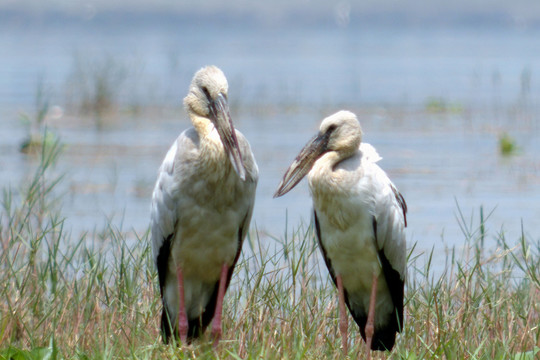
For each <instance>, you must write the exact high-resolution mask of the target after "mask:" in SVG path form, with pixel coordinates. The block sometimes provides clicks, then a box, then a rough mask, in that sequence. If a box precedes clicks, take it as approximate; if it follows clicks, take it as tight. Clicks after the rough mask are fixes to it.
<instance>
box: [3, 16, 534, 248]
mask: <svg viewBox="0 0 540 360" xmlns="http://www.w3.org/2000/svg"><path fill="white" fill-rule="evenodd" d="M135 25H136V24H135ZM135 25H133V24H131V25H129V26H127V25H122V24H119V25H117V26H112V25H108V26H107V27H103V28H100V27H93V26H91V25H88V24H86V25H80V24H79V25H73V24H71V25H69V24H68V25H65V24H64V25H55V26H51V27H39V26H37V27H24V26H12V27H5V28H4V29H3V30H4V31H2V32H1V33H0V48H2V49H4V55H3V56H2V57H0V105H1V106H2V109H1V110H0V116H1V120H0V185H2V186H8V185H10V186H12V187H15V188H16V187H17V186H18V184H20V183H21V181H24V179H27V178H28V177H29V176H30V175H31V174H32V172H33V169H34V167H35V160H33V159H32V158H29V157H27V156H26V155H23V154H21V153H20V152H19V145H20V143H21V142H22V141H23V139H24V138H25V136H26V133H25V129H24V127H23V126H22V125H21V123H20V122H19V120H18V116H19V114H20V113H21V112H29V113H31V112H32V111H34V105H33V104H34V101H35V93H36V87H37V84H38V83H39V81H42V83H43V84H44V88H45V90H46V92H47V94H48V96H49V99H50V100H51V105H58V106H60V107H62V108H64V109H67V110H66V111H65V113H64V116H62V117H60V118H52V117H51V118H49V119H48V120H47V123H48V126H49V127H50V128H51V129H53V131H55V132H56V133H58V134H59V135H60V136H61V138H62V141H63V142H64V143H65V144H66V145H67V147H66V150H65V151H64V153H63V155H62V157H61V160H60V162H59V164H58V166H57V168H56V170H55V171H56V172H57V173H59V174H61V173H65V174H66V175H65V178H64V180H63V182H62V183H61V184H60V187H59V189H58V190H59V193H61V194H64V196H63V197H62V199H63V203H62V213H63V214H64V215H65V216H66V218H67V223H68V224H69V226H70V228H71V231H72V232H73V233H74V234H79V233H81V232H84V231H92V230H94V229H100V228H102V227H103V225H104V224H106V223H107V222H108V221H109V220H108V219H112V222H113V223H115V224H122V226H123V228H124V229H126V230H127V229H131V228H133V229H135V230H136V231H138V232H143V231H145V230H146V228H147V226H148V216H149V202H150V194H151V189H152V187H153V183H154V181H155V178H156V173H157V168H158V167H159V164H160V162H161V160H162V158H163V157H164V155H165V153H166V151H167V149H168V147H169V146H170V144H171V143H172V141H173V140H174V138H175V137H176V136H177V134H178V133H180V132H181V131H182V130H183V129H184V128H186V127H187V126H189V123H188V121H187V119H186V116H185V114H184V112H183V110H182V109H181V106H180V104H181V99H182V98H183V96H184V95H185V93H186V91H187V87H188V85H189V81H190V79H191V76H192V74H193V72H194V71H195V70H197V69H198V68H199V67H201V66H203V65H205V64H209V63H213V64H216V65H218V66H220V67H221V68H222V69H223V70H224V72H225V73H226V75H227V76H228V79H229V85H230V89H229V98H230V101H231V104H232V111H233V116H234V121H235V124H236V126H237V128H239V129H240V130H241V131H242V132H243V133H244V134H245V135H246V136H247V138H248V139H249V140H250V142H251V145H252V149H253V151H254V153H255V156H256V159H257V161H258V164H259V169H260V182H259V186H258V192H257V201H256V208H255V212H254V216H253V221H254V222H253V224H256V225H257V228H258V229H259V231H260V232H261V234H270V235H275V236H280V235H281V234H283V232H284V231H285V221H286V220H285V219H286V216H287V217H288V224H289V229H290V228H291V227H295V226H296V225H297V224H299V223H300V222H302V221H304V222H308V221H309V218H310V215H309V213H310V207H311V205H310V199H309V194H308V189H307V184H306V183H305V182H303V183H301V184H300V185H299V186H298V187H297V188H295V189H294V190H293V191H292V192H291V193H289V194H287V196H285V197H283V198H280V199H272V194H273V192H274V191H275V188H276V186H277V184H278V183H279V180H280V178H281V176H282V174H283V172H284V171H285V169H286V168H287V167H288V165H289V164H290V162H291V161H292V159H293V158H294V157H295V156H296V154H297V152H298V151H299V150H300V148H301V147H302V146H303V145H304V144H305V142H306V141H307V140H308V139H309V138H310V137H311V136H312V135H313V134H314V133H315V131H316V130H317V128H318V125H319V123H320V120H321V119H322V118H323V117H325V116H327V115H330V114H331V113H333V112H334V111H337V110H339V109H341V108H347V109H350V110H353V111H355V112H356V113H357V114H358V115H359V118H360V120H361V122H362V125H363V128H364V132H365V138H364V140H365V141H366V142H369V143H371V144H372V145H374V146H375V147H376V148H377V150H378V151H379V153H380V154H381V156H382V157H383V160H382V161H381V162H380V165H381V167H382V168H383V169H385V170H386V171H387V173H388V174H389V175H390V177H391V178H392V180H393V181H394V183H395V184H396V185H397V186H398V188H399V189H400V191H401V192H402V193H403V195H404V197H405V199H406V200H407V203H408V205H409V214H408V220H409V229H408V238H409V243H411V244H412V243H414V242H418V246H417V249H418V250H426V249H431V248H432V247H435V248H436V249H438V250H442V249H443V248H444V247H445V246H453V245H457V246H459V245H461V244H462V243H463V242H464V236H463V235H462V233H461V230H460V227H459V224H458V222H457V220H456V214H457V212H458V208H457V205H456V203H458V204H459V206H460V207H461V209H462V211H463V213H464V215H465V217H466V218H467V219H470V218H471V215H473V214H474V219H475V220H477V219H478V214H479V209H480V207H481V206H482V207H483V208H484V213H485V214H488V213H490V212H491V211H492V210H493V213H492V214H491V217H490V218H489V219H488V223H487V227H488V229H490V233H489V235H488V239H493V238H494V237H495V235H496V234H497V232H499V231H501V230H502V231H505V232H507V234H508V238H509V239H514V238H517V236H519V233H520V227H521V222H522V221H523V224H524V228H525V230H526V232H527V234H528V235H529V236H530V237H531V238H533V239H538V238H539V237H540V230H538V229H540V206H538V203H539V200H540V156H538V154H539V153H540V125H539V124H540V121H539V120H540V119H539V103H540V81H539V80H538V76H539V75H538V74H540V42H538V41H537V39H538V36H539V35H540V33H538V32H534V31H530V32H524V31H517V30H493V29H492V30H485V29H484V30H474V29H467V30H463V29H461V30H459V29H458V30H448V29H446V30H429V31H427V30H425V29H408V30H407V29H405V30H404V29H375V30H373V29H372V30H369V29H354V28H347V29H337V28H336V29H333V28H330V29H329V28H302V29H300V28H293V29H272V28H249V29H246V28H241V27H236V28H229V29H221V28H220V29H218V28H213V27H204V26H199V27H193V26H182V24H169V25H167V26H165V25H157V24H156V25H155V26H150V25H148V24H146V25H144V26H141V27H138V26H135ZM66 26H67V27H66ZM77 59H78V60H77ZM103 59H109V60H110V59H112V60H110V61H112V64H113V65H111V66H112V67H113V69H117V71H119V72H121V71H124V74H123V77H122V80H121V81H119V83H118V88H117V94H116V95H117V101H118V102H119V103H121V104H123V106H124V107H125V106H134V107H136V108H142V109H144V110H143V111H140V112H135V113H127V112H121V113H118V114H117V115H115V116H114V117H112V118H110V117H107V118H105V120H104V121H105V124H104V125H103V126H102V127H101V129H98V128H97V127H96V126H95V124H94V123H93V122H92V119H91V118H90V119H89V118H84V119H81V118H79V117H78V116H74V115H73V114H75V112H74V111H73V110H72V108H70V106H69V105H70V104H71V103H73V102H74V99H73V97H74V96H81V93H80V89H77V88H74V86H75V85H79V86H81V81H82V80H81V78H80V74H79V75H77V71H78V70H80V69H79V68H78V66H80V65H77V61H79V63H82V64H87V65H88V64H90V65H91V64H94V65H95V64H99V63H100V62H103V61H105V60H103ZM88 72H90V71H89V70H88ZM113 74H114V73H113ZM77 76H79V78H77ZM40 79H41V80H40ZM74 84H75V85H74ZM74 94H75V95H74ZM148 108H152V109H156V110H155V111H149V110H148ZM443 108H444V109H443ZM163 109H165V110H163ZM503 132H507V133H509V134H510V135H511V136H512V137H513V138H514V139H515V141H516V143H517V145H518V152H517V153H516V154H515V155H513V156H510V157H504V156H501V155H500V154H499V150H498V137H499V135H500V134H502V133H503Z"/></svg>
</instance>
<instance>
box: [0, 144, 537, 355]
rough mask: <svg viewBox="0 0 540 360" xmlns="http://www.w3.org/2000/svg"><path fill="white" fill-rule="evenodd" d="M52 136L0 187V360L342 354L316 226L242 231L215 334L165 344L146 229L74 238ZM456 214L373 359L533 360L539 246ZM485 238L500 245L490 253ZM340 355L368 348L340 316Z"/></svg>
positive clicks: (415, 263) (413, 266) (415, 274)
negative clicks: (33, 163)
mask: <svg viewBox="0 0 540 360" xmlns="http://www.w3.org/2000/svg"><path fill="white" fill-rule="evenodd" d="M61 149H62V146H61V144H59V143H58V141H56V142H54V143H53V146H49V147H46V148H44V150H43V151H42V152H41V162H40V165H39V166H38V167H37V168H36V171H35V173H34V176H33V178H32V179H30V180H29V181H28V183H26V184H24V185H22V186H21V188H20V189H9V188H8V189H4V191H3V198H2V212H1V213H0V246H1V248H2V250H1V251H0V315H1V316H0V358H8V359H23V358H39V359H45V358H47V359H53V358H77V359H81V358H82V359H95V358H132V359H155V358H171V359H192V358H203V359H204V358H208V359H216V358H217V359H221V358H230V359H320V358H340V357H341V356H342V354H341V349H340V344H341V340H340V335H339V330H338V310H337V296H336V291H335V289H334V286H333V284H332V283H331V281H330V279H329V276H328V272H327V270H326V268H325V266H324V262H323V260H322V258H321V257H320V255H319V250H318V249H317V245H316V241H315V240H314V233H313V228H312V227H311V226H309V225H305V224H304V225H300V226H299V227H298V228H296V230H295V231H293V232H292V234H289V233H288V232H287V231H286V233H285V235H283V236H281V237H277V238H274V239H268V238H261V237H260V236H259V232H258V231H256V229H255V230H254V231H252V232H251V233H250V235H249V237H248V239H247V240H246V244H245V247H244V251H243V254H242V256H241V258H240V261H239V264H238V266H237V269H236V271H235V276H234V277H233V282H232V284H231V287H230V289H229V291H228V293H227V296H226V303H225V310H224V319H223V327H224V335H223V339H224V340H223V341H222V343H221V345H220V347H219V349H218V350H217V351H214V349H213V348H212V341H211V340H212V339H210V338H209V335H208V337H206V338H203V339H202V340H201V341H199V342H197V343H195V344H192V345H189V346H184V347H181V348H180V347H177V346H175V345H164V344H162V342H161V338H160V335H159V332H158V329H159V317H160V309H161V304H160V299H159V290H158V289H157V278H156V273H155V270H154V267H153V264H152V260H151V254H150V253H151V249H150V246H149V243H148V232H145V233H142V234H138V233H136V232H133V231H125V230H123V229H122V228H117V227H115V226H113V225H112V224H109V225H108V226H106V227H105V228H104V229H102V230H101V231H99V232H94V233H87V234H83V235H81V236H75V235H73V234H71V233H70V232H69V230H68V229H66V228H65V226H64V222H65V219H64V218H63V217H62V216H61V209H60V208H59V206H58V204H59V202H60V201H61V200H62V199H61V198H56V195H55V191H54V189H55V186H56V185H57V184H58V182H59V181H61V177H59V176H55V175H54V171H53V169H54V164H55V163H56V161H57V160H58V157H59V156H60V152H61ZM488 218H489V214H488V215H487V216H484V212H483V210H481V216H480V220H479V221H474V219H473V218H472V217H471V219H470V220H468V219H466V218H465V216H463V213H462V212H461V210H460V209H459V206H458V216H457V219H458V222H459V224H460V226H461V228H462V229H463V236H464V243H465V246H464V247H463V248H460V249H458V248H454V249H450V250H449V251H448V252H447V255H446V265H445V266H444V267H443V268H442V269H441V267H440V266H441V265H439V267H437V266H435V263H436V262H437V263H441V262H440V261H439V259H440V258H441V255H442V254H438V253H435V251H431V252H429V253H426V254H414V256H413V255H412V254H413V250H414V244H412V245H413V248H412V249H411V250H410V254H409V274H408V282H407V287H406V294H405V297H406V298H405V301H406V319H405V324H404V328H403V332H402V333H401V334H400V335H399V336H398V339H397V344H396V346H395V348H394V350H393V351H392V352H391V353H386V354H381V353H374V358H375V359H382V358H388V359H522V360H526V359H532V358H534V357H535V356H538V353H539V348H538V344H539V343H540V327H539V325H538V324H540V302H539V301H538V299H540V281H539V280H540V265H539V264H540V243H539V242H538V241H536V242H534V241H532V240H531V239H529V238H528V237H527V235H526V233H525V231H524V230H523V231H522V236H521V237H520V238H519V239H516V241H515V242H514V241H510V240H508V239H506V238H505V235H504V233H499V234H496V235H495V236H490V233H489V228H488V226H487V224H486V220H487V219H488ZM489 243H495V244H497V247H496V248H493V247H490V246H489V245H488V244H489ZM349 323H350V328H349V333H350V344H351V346H350V352H349V354H348V355H349V357H350V358H357V357H363V356H365V350H364V343H363V342H362V340H361V337H360V334H359V332H358V329H357V328H356V325H354V322H353V321H352V319H350V322H349Z"/></svg>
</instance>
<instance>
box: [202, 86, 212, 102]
mask: <svg viewBox="0 0 540 360" xmlns="http://www.w3.org/2000/svg"><path fill="white" fill-rule="evenodd" d="M202 91H203V93H204V95H205V96H206V97H207V98H208V99H210V91H208V88H207V87H206V86H203V87H202Z"/></svg>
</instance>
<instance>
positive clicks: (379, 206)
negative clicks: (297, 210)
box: [274, 110, 407, 359]
mask: <svg viewBox="0 0 540 360" xmlns="http://www.w3.org/2000/svg"><path fill="white" fill-rule="evenodd" d="M362 137H363V132H362V127H361V125H360V123H359V121H358V119H357V117H356V115H355V114H354V113H352V112H350V111H345V110H342V111H339V112H337V113H335V114H333V115H331V116H328V117H327V118H325V119H324V120H323V121H322V122H321V125H320V129H319V132H318V134H317V135H316V136H315V137H314V138H312V139H311V140H310V141H309V142H308V143H307V144H306V146H305V147H304V148H303V149H302V150H301V151H300V153H299V155H298V156H297V157H296V158H295V160H294V161H293V162H292V164H291V165H290V167H289V168H288V169H287V171H286V172H285V174H284V176H283V179H282V180H281V182H280V184H279V186H278V189H277V191H276V193H275V194H274V197H279V196H282V195H284V194H286V193H287V192H289V191H290V190H291V189H292V188H294V187H295V186H296V185H297V184H298V183H299V182H300V180H302V178H303V177H304V176H306V175H307V178H308V183H309V189H310V194H311V197H312V200H313V219H314V224H315V232H316V237H317V241H318V243H319V248H320V249H321V252H322V255H323V258H324V260H325V263H326V266H327V267H328V270H329V273H330V276H331V278H332V280H333V282H334V284H335V286H336V287H337V289H338V303H339V314H340V319H339V329H340V333H341V338H342V349H343V352H344V353H345V354H347V353H348V340H347V332H348V320H347V313H346V309H345V306H346V307H347V308H348V309H349V312H350V314H351V315H352V317H353V319H354V320H355V322H356V323H357V324H358V326H359V329H360V334H361V335H362V338H363V339H364V340H365V341H366V350H367V354H368V359H369V358H370V357H371V353H370V350H381V351H384V350H391V349H392V348H393V346H394V344H395V337H396V333H397V332H400V331H401V329H402V328H403V294H404V284H405V279H406V262H407V257H406V241H405V227H406V226H407V217H406V213H407V204H406V202H405V199H404V198H403V196H402V195H401V193H400V192H399V191H398V190H397V188H396V186H395V185H394V184H393V183H392V182H391V181H390V179H389V178H388V176H387V175H386V173H385V172H384V170H382V169H381V168H380V167H379V166H378V165H377V162H378V161H379V160H380V159H381V157H380V156H379V154H378V153H377V151H376V150H375V148H374V147H373V146H372V145H370V144H368V143H364V142H362Z"/></svg>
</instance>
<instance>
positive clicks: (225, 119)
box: [210, 94, 246, 181]
mask: <svg viewBox="0 0 540 360" xmlns="http://www.w3.org/2000/svg"><path fill="white" fill-rule="evenodd" d="M210 109H211V111H210V116H212V118H213V119H212V120H213V122H214V126H215V127H216V130H217V132H218V134H219V137H220V138H221V142H222V143H223V147H224V148H225V151H226V152H227V154H228V155H229V160H230V161H231V164H232V166H233V168H234V171H236V173H237V174H238V176H240V179H242V181H245V180H246V168H245V166H244V161H243V160H242V154H241V153H240V146H239V145H238V139H237V138H236V131H235V130H234V125H233V123H232V119H231V114H230V113H229V104H228V102H227V99H226V98H225V96H223V95H222V94H219V95H218V96H217V97H216V98H215V99H214V100H213V101H212V102H211V106H210Z"/></svg>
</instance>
